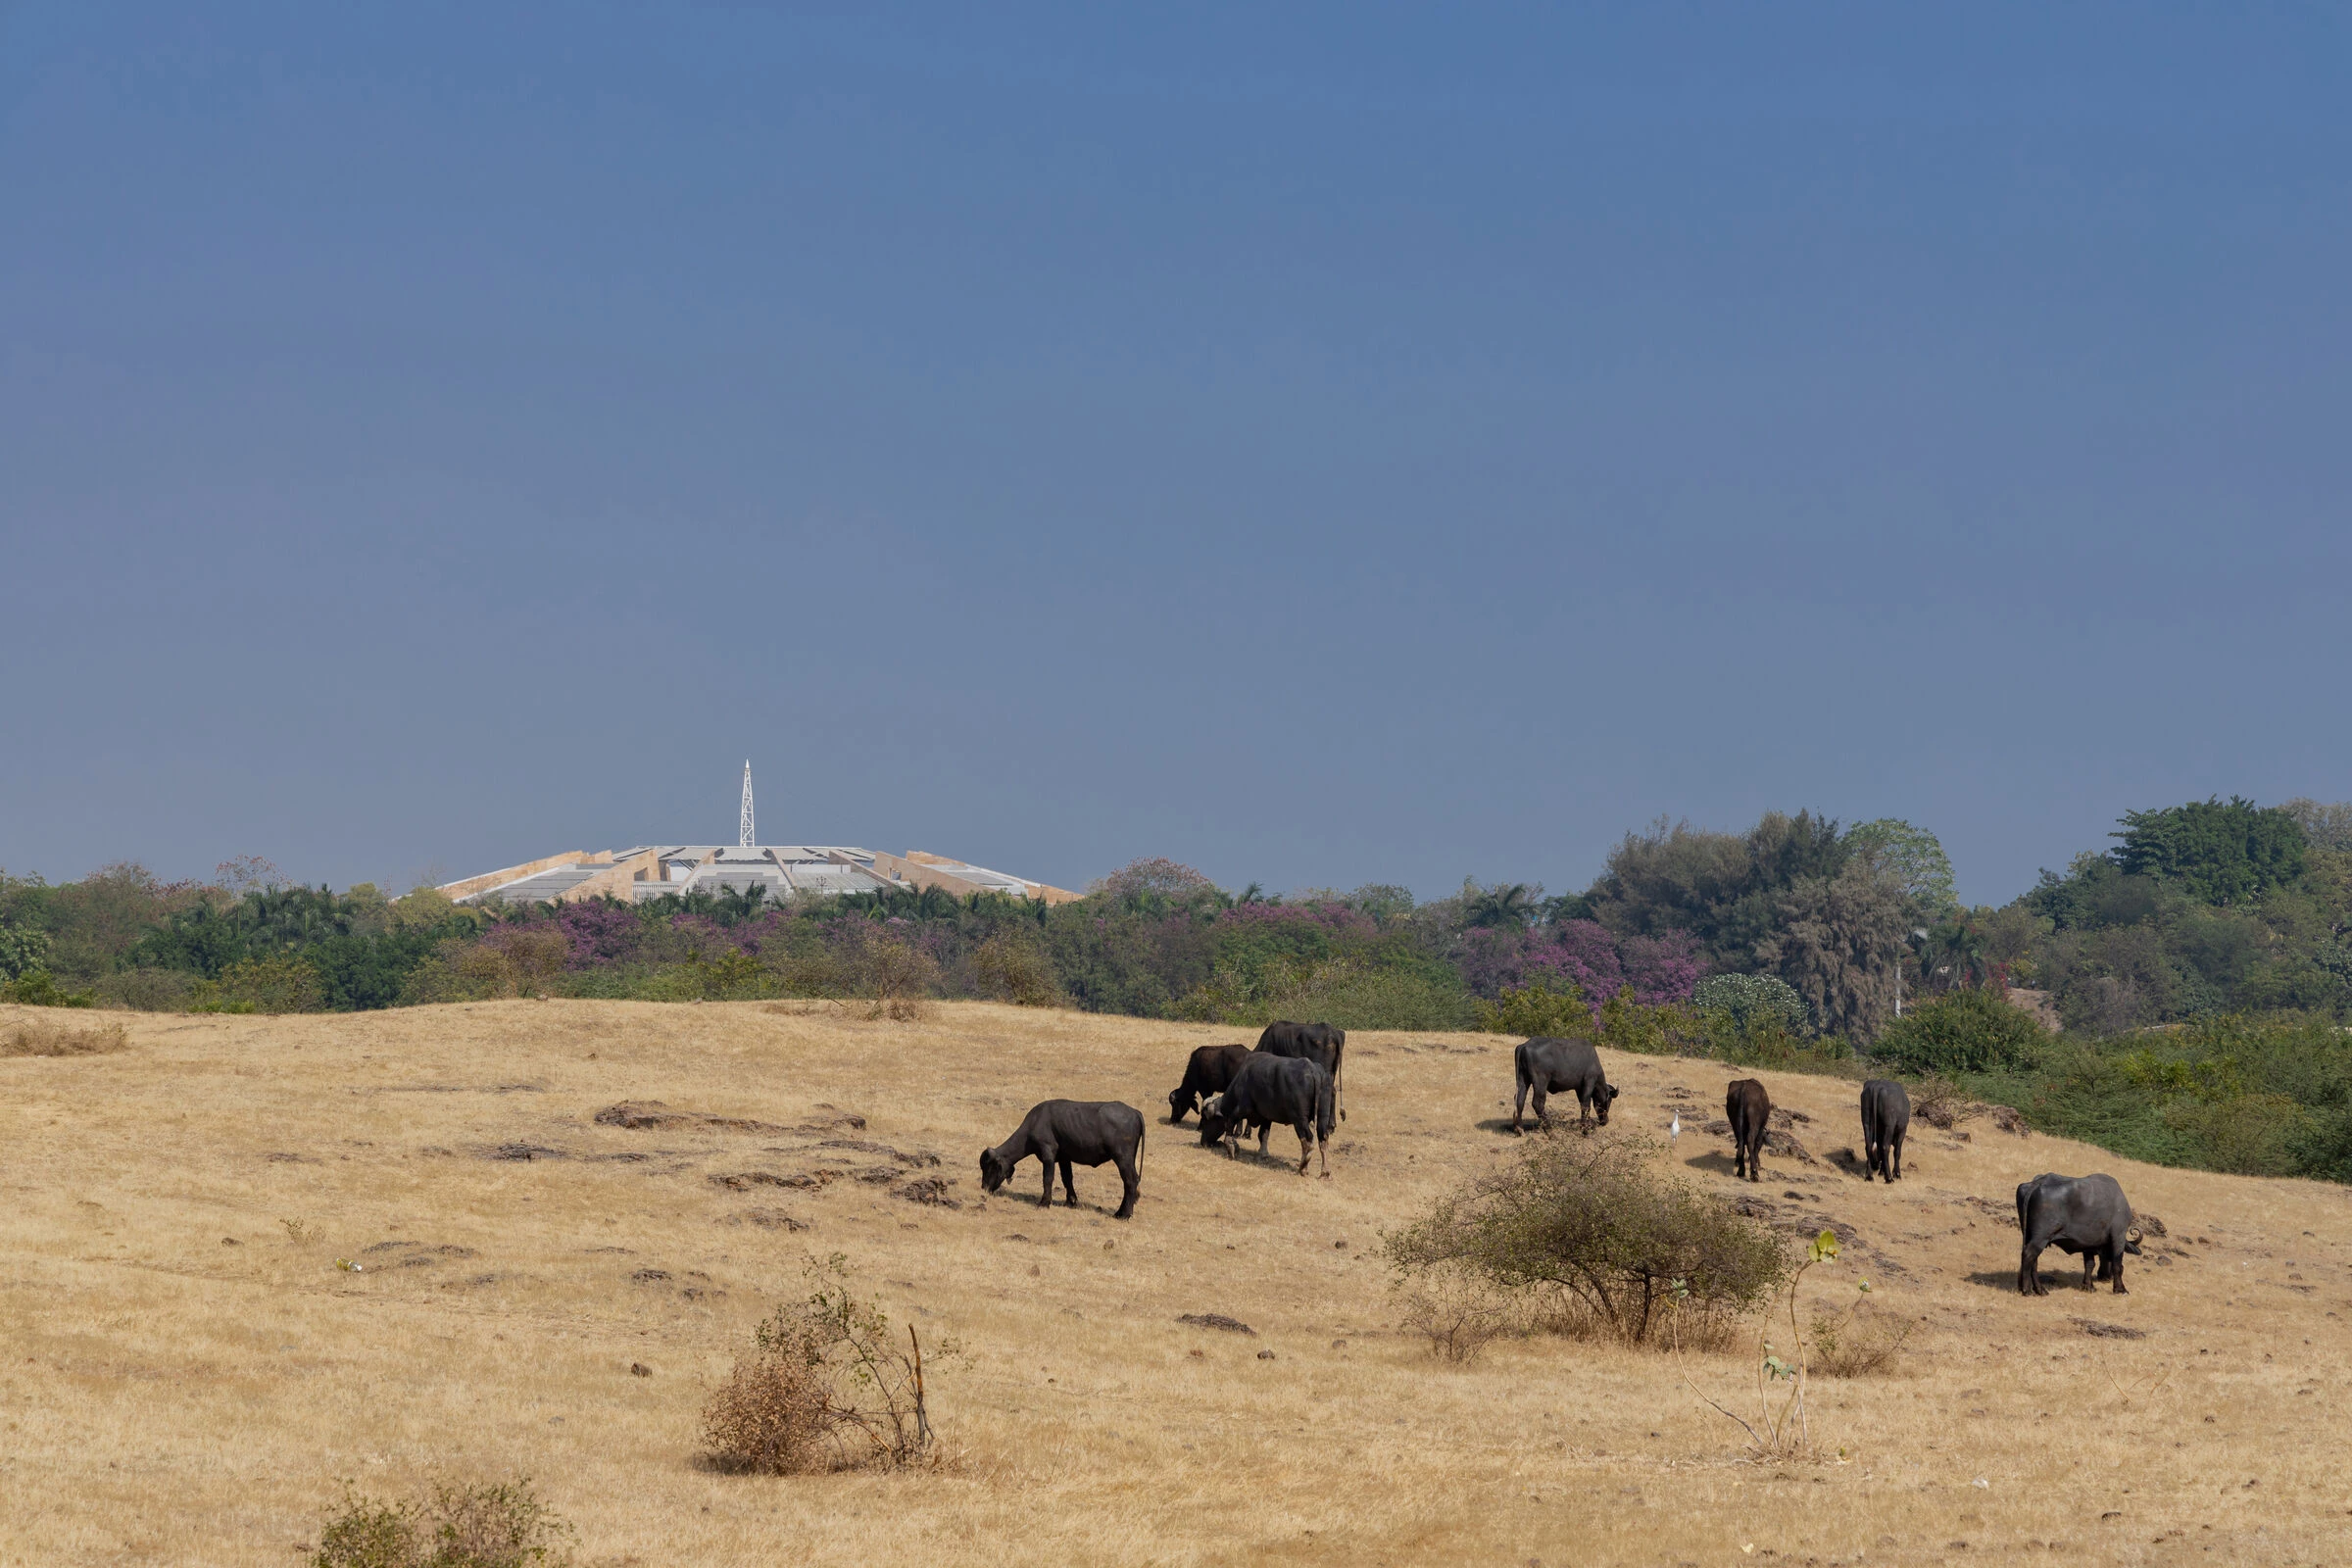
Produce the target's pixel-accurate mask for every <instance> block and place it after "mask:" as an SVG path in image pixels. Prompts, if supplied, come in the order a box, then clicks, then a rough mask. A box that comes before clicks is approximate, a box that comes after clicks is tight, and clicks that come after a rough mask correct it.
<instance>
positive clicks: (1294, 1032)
mask: <svg viewBox="0 0 2352 1568" xmlns="http://www.w3.org/2000/svg"><path fill="white" fill-rule="evenodd" d="M1257 1049H1258V1050H1260V1051H1263V1052H1266V1053H1267V1054H1271V1055H1276V1056H1303V1057H1305V1058H1306V1059H1307V1060H1309V1061H1311V1062H1313V1063H1314V1064H1315V1065H1316V1066H1318V1067H1321V1068H1322V1069H1323V1070H1324V1071H1325V1072H1327V1073H1329V1074H1331V1093H1332V1097H1333V1099H1334V1100H1335V1101H1337V1103H1338V1104H1339V1107H1340V1120H1342V1121H1346V1120H1347V1119H1348V1097H1347V1094H1346V1090H1347V1087H1348V1074H1347V1065H1348V1063H1347V1056H1348V1031H1347V1030H1345V1029H1336V1028H1334V1027H1332V1026H1331V1025H1330V1024H1327V1023H1293V1022H1291V1021H1290V1020H1289V1019H1287V1018H1278V1019H1276V1020H1275V1021H1274V1022H1272V1023H1270V1024H1268V1025H1266V1029H1265V1033H1263V1034H1261V1035H1259V1036H1258V1037H1257Z"/></svg>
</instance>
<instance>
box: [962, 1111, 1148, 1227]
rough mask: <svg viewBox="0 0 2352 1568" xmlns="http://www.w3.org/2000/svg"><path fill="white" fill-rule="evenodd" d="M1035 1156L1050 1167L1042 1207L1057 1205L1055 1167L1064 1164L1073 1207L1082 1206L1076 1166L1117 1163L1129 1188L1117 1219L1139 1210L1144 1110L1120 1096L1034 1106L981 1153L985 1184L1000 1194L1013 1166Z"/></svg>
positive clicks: (1065, 1190) (1065, 1184)
mask: <svg viewBox="0 0 2352 1568" xmlns="http://www.w3.org/2000/svg"><path fill="white" fill-rule="evenodd" d="M1032 1154H1035V1155H1036V1156H1037V1159H1038V1163H1039V1164H1041V1165H1043V1166H1045V1168H1046V1191H1045V1195H1044V1196H1043V1197H1041V1198H1039V1199H1038V1201H1037V1205H1038V1207H1040V1208H1052V1207H1053V1206H1054V1167H1055V1166H1056V1165H1058V1166H1060V1167H1061V1189H1062V1191H1063V1193H1065V1194H1066V1195H1067V1196H1068V1198H1069V1206H1070V1207H1072V1208H1076V1207H1077V1206H1078V1185H1077V1183H1075V1182H1073V1181H1072V1180H1071V1179H1070V1167H1071V1166H1072V1165H1087V1166H1095V1165H1105V1164H1109V1165H1116V1166H1118V1167H1119V1181H1120V1183H1121V1184H1122V1186H1123V1187H1124V1189H1125V1191H1124V1192H1123V1194H1122V1195H1121V1197H1120V1199H1119V1211H1118V1213H1117V1215H1116V1216H1114V1217H1115V1218H1118V1219H1126V1218H1128V1217H1130V1216H1131V1215H1133V1214H1134V1213H1135V1195H1136V1194H1137V1192H1138V1191H1140V1190H1141V1189H1142V1187H1143V1174H1142V1173H1143V1163H1144V1113H1143V1112H1142V1111H1140V1110H1138V1109H1136V1108H1135V1107H1134V1106H1133V1105H1129V1104H1123V1103H1120V1102H1118V1101H1116V1100H1047V1101H1042V1102H1040V1103H1037V1104H1035V1105H1032V1106H1031V1107H1030V1109H1029V1114H1028V1115H1026V1116H1023V1117H1022V1118H1021V1124H1020V1126H1019V1127H1017V1128H1015V1129H1014V1130H1013V1134H1012V1136H1011V1137H1010V1138H1007V1139H1005V1141H1004V1142H1003V1143H1001V1144H999V1145H998V1146H997V1147H996V1148H994V1149H983V1150H982V1151H980V1186H981V1188H982V1189H983V1190H984V1191H986V1192H991V1193H993V1192H995V1191H996V1190H997V1189H998V1188H1000V1187H1002V1186H1004V1185H1005V1182H1006V1181H1007V1180H1009V1179H1010V1178H1011V1176H1012V1168H1013V1167H1014V1166H1015V1165H1018V1164H1019V1163H1020V1162H1021V1161H1022V1160H1024V1159H1027V1158H1028V1157H1029V1156H1030V1155H1032Z"/></svg>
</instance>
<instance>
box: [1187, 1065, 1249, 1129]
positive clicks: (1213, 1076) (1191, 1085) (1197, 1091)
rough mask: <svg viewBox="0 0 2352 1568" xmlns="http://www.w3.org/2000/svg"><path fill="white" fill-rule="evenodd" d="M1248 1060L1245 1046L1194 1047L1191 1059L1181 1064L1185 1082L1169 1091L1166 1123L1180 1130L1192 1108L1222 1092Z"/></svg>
mask: <svg viewBox="0 0 2352 1568" xmlns="http://www.w3.org/2000/svg"><path fill="white" fill-rule="evenodd" d="M1249 1059H1250V1048H1249V1047H1248V1046H1195V1047H1194V1048H1193V1055H1192V1059H1191V1060H1190V1061H1187V1062H1186V1063H1185V1064H1184V1082H1182V1083H1180V1084H1178V1085H1177V1086H1176V1087H1175V1088H1173V1089H1171V1090H1169V1091H1168V1120H1169V1121H1170V1122H1171V1123H1173V1124H1174V1125H1176V1126H1179V1127H1181V1126H1183V1125H1184V1118H1185V1117H1187V1116H1189V1115H1191V1114H1192V1113H1193V1109H1194V1107H1195V1106H1197V1105H1199V1104H1200V1103H1201V1102H1202V1101H1205V1100H1207V1099H1208V1098H1209V1097H1210V1096H1211V1095H1221V1094H1223V1093H1224V1092H1225V1086H1226V1085H1227V1084H1230V1083H1232V1082H1233V1075H1234V1074H1235V1073H1237V1072H1240V1071H1241V1070H1242V1063H1243V1062H1245V1061H1248V1060H1249Z"/></svg>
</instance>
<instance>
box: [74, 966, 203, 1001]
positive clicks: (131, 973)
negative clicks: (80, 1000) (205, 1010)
mask: <svg viewBox="0 0 2352 1568" xmlns="http://www.w3.org/2000/svg"><path fill="white" fill-rule="evenodd" d="M94 989H95V990H96V991H97V993H98V1001H99V1003H100V1004H101V1005H104V1006H109V1007H125V1008H128V1009H130V1010H131V1011H133V1012H178V1011H180V1010H181V1009H182V1008H184V1007H186V1006H187V1005H188V1003H189V1002H190V1001H191V1000H192V999H193V997H194V994H195V989H196V977H195V976H194V975H192V974H189V973H188V972H187V971H185V970H184V969H123V970H119V971H117V972H116V973H114V974H110V975H107V976H106V977H104V978H103V979H101V980H100V981H99V982H98V984H97V986H96V987H95V988H94Z"/></svg>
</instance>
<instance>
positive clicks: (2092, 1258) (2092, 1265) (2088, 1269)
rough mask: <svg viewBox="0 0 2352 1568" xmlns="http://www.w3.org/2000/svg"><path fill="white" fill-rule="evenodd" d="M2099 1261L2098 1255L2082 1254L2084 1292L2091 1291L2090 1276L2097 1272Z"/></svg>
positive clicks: (2091, 1253) (2093, 1253)
mask: <svg viewBox="0 0 2352 1568" xmlns="http://www.w3.org/2000/svg"><path fill="white" fill-rule="evenodd" d="M2100 1261H2101V1260H2100V1257H2099V1254H2098V1253H2096V1252H2084V1253H2083V1254H2082V1288H2083V1289H2084V1290H2086V1291H2087V1290H2090V1289H2092V1286H2091V1283H2090V1281H2091V1276H2092V1275H2093V1274H2094V1273H2095V1272H2096V1271H2097V1270H2098V1266H2099V1263H2100Z"/></svg>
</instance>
